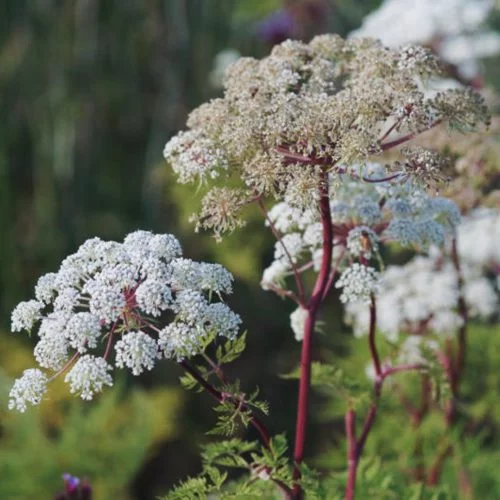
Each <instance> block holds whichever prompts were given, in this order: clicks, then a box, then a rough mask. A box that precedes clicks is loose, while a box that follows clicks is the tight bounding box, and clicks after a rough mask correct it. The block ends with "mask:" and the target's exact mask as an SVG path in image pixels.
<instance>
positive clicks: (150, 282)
mask: <svg viewBox="0 0 500 500" xmlns="http://www.w3.org/2000/svg"><path fill="white" fill-rule="evenodd" d="M135 299H136V300H137V305H138V306H139V307H140V308H141V309H142V310H143V311H144V312H145V313H146V314H150V315H151V316H160V314H161V312H162V311H165V310H166V309H167V308H168V307H169V306H170V305H171V303H172V292H171V291H170V288H169V287H168V286H167V285H166V283H164V282H161V281H160V280H155V279H147V280H145V281H143V282H142V283H141V284H140V285H139V286H138V287H137V290H136V291H135Z"/></svg>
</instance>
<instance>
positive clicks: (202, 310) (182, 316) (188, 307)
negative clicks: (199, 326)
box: [173, 290, 208, 324]
mask: <svg viewBox="0 0 500 500" xmlns="http://www.w3.org/2000/svg"><path fill="white" fill-rule="evenodd" d="M207 307H208V302H207V299H205V297H204V296H203V295H202V294H201V293H200V292H196V291H194V290H182V291H180V292H179V293H178V294H177V296H176V297H175V304H174V306H173V309H174V311H175V312H176V313H177V318H178V319H179V320H181V321H183V322H185V323H193V324H194V323H198V322H199V321H200V320H201V318H203V317H204V316H205V314H206V310H207Z"/></svg>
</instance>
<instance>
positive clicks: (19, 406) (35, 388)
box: [9, 368, 48, 413]
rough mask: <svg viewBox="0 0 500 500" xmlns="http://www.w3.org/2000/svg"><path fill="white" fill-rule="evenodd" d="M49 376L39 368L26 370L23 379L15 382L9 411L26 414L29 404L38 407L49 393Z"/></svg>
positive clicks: (10, 395)
mask: <svg viewBox="0 0 500 500" xmlns="http://www.w3.org/2000/svg"><path fill="white" fill-rule="evenodd" d="M47 382H48V379H47V376H46V375H45V374H44V373H43V372H42V371H41V370H38V369H37V368H30V369H28V370H24V373H23V375H22V377H21V378H19V379H17V380H16V381H15V382H14V385H13V387H12V389H11V390H10V394H9V410H14V409H15V410H17V411H20V412H21V413H24V412H25V411H26V408H27V403H29V404H31V405H38V404H40V402H41V401H42V398H43V395H44V394H45V392H46V391H47Z"/></svg>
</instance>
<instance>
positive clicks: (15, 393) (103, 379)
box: [9, 231, 241, 411]
mask: <svg viewBox="0 0 500 500" xmlns="http://www.w3.org/2000/svg"><path fill="white" fill-rule="evenodd" d="M232 280H233V277H232V275H231V274H230V273H229V272H228V271H227V270H226V269H224V268H223V267H222V266H220V265H218V264H208V263H203V262H194V261H192V260H190V259H185V258H182V250H181V246H180V244H179V242H178V241H177V239H176V238H175V237H174V236H172V235H168V234H160V235H155V234H152V233H150V232H147V231H136V232H134V233H131V234H129V235H128V236H127V237H126V238H125V239H124V241H123V243H118V242H114V241H102V240H101V239H99V238H93V239H90V240H87V241H86V242H85V243H84V244H83V245H82V246H81V247H80V248H79V249H78V251H77V252H76V253H75V254H73V255H70V256H69V257H67V258H66V259H65V260H64V261H63V262H62V264H61V267H60V268H59V270H58V272H57V273H49V274H46V275H45V276H42V277H41V278H40V279H39V280H38V283H37V285H36V287H35V297H36V299H34V300H29V301H27V302H21V303H20V304H19V305H18V306H17V307H16V308H15V309H14V311H13V312H12V331H14V332H16V331H21V330H28V331H32V330H33V331H35V332H36V334H37V337H38V339H39V340H38V343H37V344H36V347H35V350H34V355H35V359H36V360H37V362H38V364H39V365H40V367H41V368H45V369H47V370H49V371H51V372H53V376H52V378H54V377H55V376H57V375H60V374H62V373H66V376H65V381H66V382H67V383H68V384H69V386H70V390H71V392H72V393H75V394H79V395H80V396H81V397H82V399H92V398H93V396H94V395H95V394H96V393H98V392H101V391H102V389H103V388H104V386H111V385H112V384H113V379H112V375H111V371H112V368H113V366H112V362H111V360H110V357H111V351H112V348H113V345H114V351H115V365H116V367H118V368H125V367H126V368H128V369H130V370H131V372H132V373H133V374H134V375H140V374H141V373H142V372H144V371H145V370H151V369H152V368H153V367H154V365H155V363H156V361H157V360H158V359H160V358H162V357H165V358H169V359H170V358H173V359H178V360H180V359H183V358H185V357H189V356H193V355H195V354H198V353H200V352H201V351H202V350H203V349H204V348H205V347H206V345H207V343H208V342H210V340H211V339H212V338H214V337H215V336H217V335H222V336H224V337H227V338H234V337H235V336H236V335H237V334H238V330H239V327H240V323H241V320H240V317H239V316H238V315H237V314H235V313H234V312H233V311H232V310H231V309H230V308H229V307H228V306H227V305H226V304H224V303H223V302H212V303H211V297H212V296H217V297H220V296H221V295H222V294H227V293H231V292H232ZM165 325H166V326H165ZM99 351H101V352H99ZM102 351H103V352H102ZM48 381H49V377H48V376H47V375H46V374H45V373H44V372H43V371H41V370H40V369H38V368H37V369H29V370H26V371H25V372H24V375H23V376H22V377H21V378H20V379H19V380H17V381H16V382H15V384H14V387H13V388H12V391H11V394H10V397H11V399H10V402H9V408H11V409H12V408H16V409H18V410H19V411H25V410H26V404H27V403H30V404H38V403H39V402H40V401H41V399H42V397H43V394H44V393H45V391H46V388H47V382H48Z"/></svg>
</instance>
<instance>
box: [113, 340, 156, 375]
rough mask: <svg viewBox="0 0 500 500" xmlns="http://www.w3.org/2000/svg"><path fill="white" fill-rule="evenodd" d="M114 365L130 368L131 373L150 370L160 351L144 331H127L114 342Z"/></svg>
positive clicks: (135, 373)
mask: <svg viewBox="0 0 500 500" xmlns="http://www.w3.org/2000/svg"><path fill="white" fill-rule="evenodd" d="M115 351H116V366H117V367H118V368H123V367H124V366H126V367H127V368H130V370H131V371H132V374H133V375H140V374H141V373H142V372H144V370H152V369H153V367H154V365H155V361H156V360H157V359H159V358H160V351H159V350H158V344H157V343H156V341H155V339H153V338H152V337H150V336H149V335H147V334H146V333H144V332H141V331H137V332H129V333H127V334H125V335H124V336H123V337H122V338H121V340H119V341H118V342H117V343H116V346H115Z"/></svg>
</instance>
